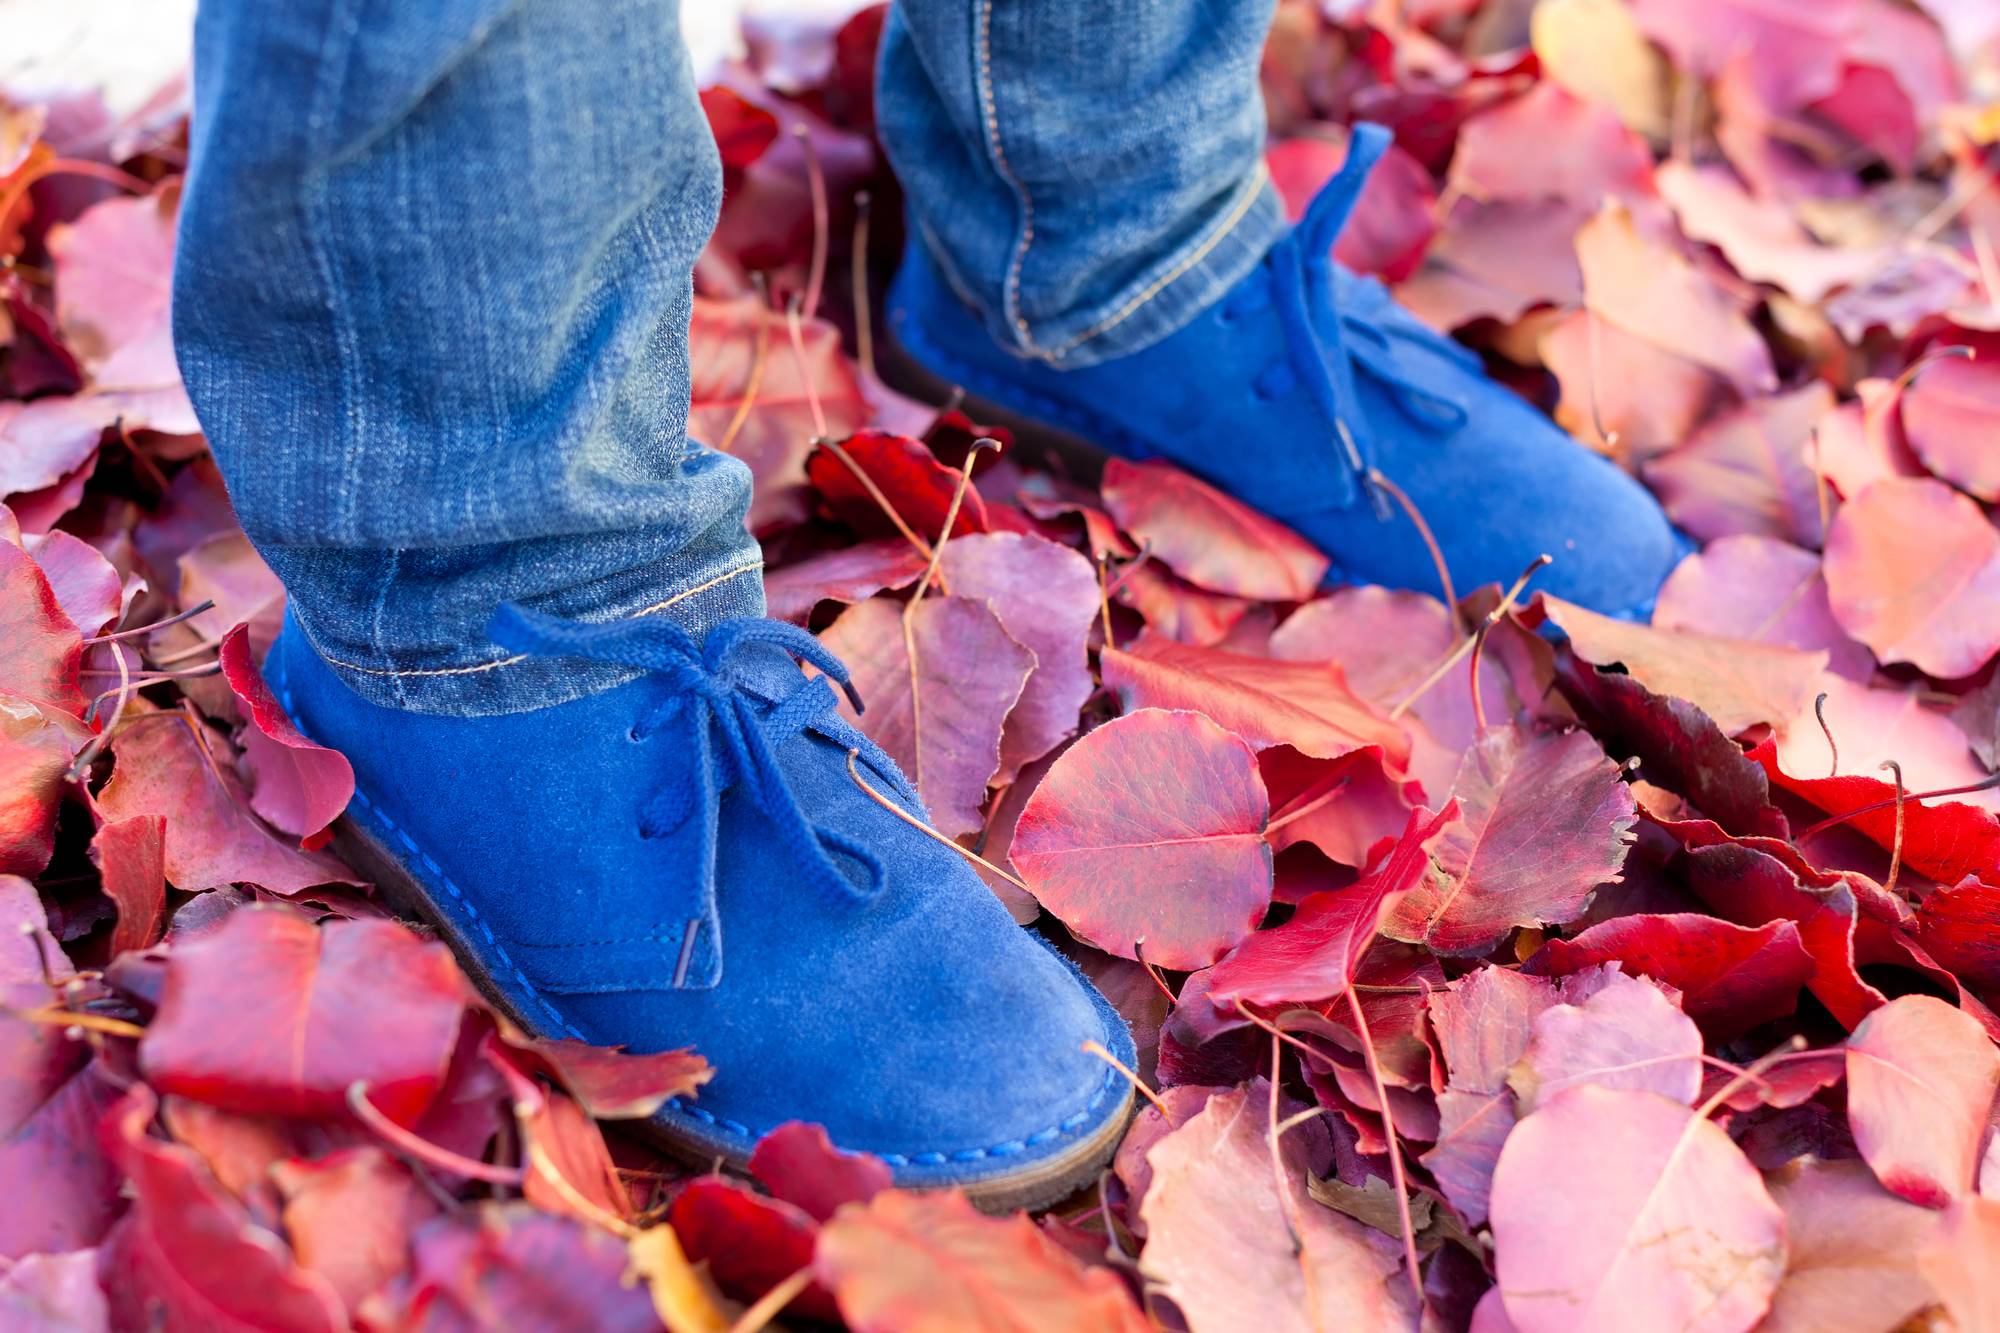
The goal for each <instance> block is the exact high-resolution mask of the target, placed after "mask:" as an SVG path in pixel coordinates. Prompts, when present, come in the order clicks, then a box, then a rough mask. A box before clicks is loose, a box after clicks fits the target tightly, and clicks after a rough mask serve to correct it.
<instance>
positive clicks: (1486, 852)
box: [1383, 727, 1635, 955]
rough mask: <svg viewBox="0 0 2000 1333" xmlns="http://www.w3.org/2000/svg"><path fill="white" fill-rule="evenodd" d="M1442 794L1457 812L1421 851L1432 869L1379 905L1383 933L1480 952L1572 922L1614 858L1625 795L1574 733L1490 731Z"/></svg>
mask: <svg viewBox="0 0 2000 1333" xmlns="http://www.w3.org/2000/svg"><path fill="white" fill-rule="evenodd" d="M1453 795H1454V796H1455V797H1456V799H1457V800H1458V802H1459V804H1460V806H1461V807H1462V808H1463V812H1464V813H1463V816H1462V817H1461V819H1460V820H1459V821H1458V822H1457V823H1455V824H1452V825H1451V826H1449V827H1447V828H1446V829H1445V830H1444V832H1443V834H1442V835H1441V836H1440V837H1439V838H1438V840H1437V841H1436V843H1435V844H1433V846H1432V849H1431V856H1432V859H1433V860H1434V861H1435V862H1436V864H1437V868H1438V875H1437V876H1436V877H1434V878H1433V879H1431V880H1429V881H1428V882H1425V883H1420V884H1419V885H1418V886H1417V887H1416V888H1414V889H1412V890H1411V891H1410V892H1409V893H1407V894H1405V895H1404V896H1403V897H1402V898H1401V899H1400V900H1399V901H1398V902H1397V903H1396V905H1395V906H1394V907H1393V908H1392V909H1391V910H1390V912H1389V917H1388V921H1387V922H1386V923H1385V925H1384V926H1383V931H1384V933H1386V934H1388V935H1389V936H1391V937H1392V938H1395V939H1402V940H1408V941H1410V942H1412V943H1417V944H1423V945H1425V946H1426V947H1428V948H1430V949H1432V950H1433V951H1435V952H1437V953H1441V954H1459V955H1464V954H1481V953H1485V952H1486V951H1487V950H1489V949H1491V948H1493V946H1494V945H1496V944H1498V943H1499V942H1500V941H1501V939H1503V938H1504V937H1505V936H1506V935H1507V933H1508V932H1509V931H1510V930H1512V929H1513V928H1514V927H1516V926H1536V925H1540V924H1543V923H1550V924H1556V925H1560V924H1563V923H1565V922H1569V921H1574V920H1575V919H1576V918H1577V917H1578V916H1580V915H1581V914H1582V912H1583V909H1584V907H1585V906H1586V905H1587V904H1588V903H1589V901H1590V894H1591V890H1593V889H1595V888H1596V887H1597V886H1598V885H1599V884H1602V883H1603V882H1604V881H1606V880H1608V879H1613V878H1616V877H1617V874H1618V870H1619V867H1620V866H1622V865H1624V863H1625V852H1626V848H1627V846H1628V844H1629V842H1630V837H1629V834H1630V830H1631V828H1632V823H1633V820H1634V818H1635V806H1634V804H1633V801H1632V792H1631V789H1630V788H1629V787H1627V786H1626V785H1625V783H1624V782H1623V781H1621V780H1620V770H1619V767H1618V765H1616V764H1614V763H1612V762H1611V761H1610V760H1609V759H1607V758H1605V755H1604V751H1603V750H1602V749H1601V748H1600V747H1599V746H1598V744H1597V742H1596V741H1594V740H1592V739H1591V737H1590V736H1589V735H1588V734H1587V733H1585V732H1581V731H1572V732H1567V733H1540V734H1536V733H1528V732H1523V731H1520V730H1518V729H1516V728H1512V727H1509V728H1505V729H1502V730H1496V731H1493V732H1491V733H1489V734H1488V735H1487V736H1486V738H1485V739H1484V740H1482V741H1480V742H1479V744H1478V745H1476V746H1474V747H1473V748H1472V750H1470V751H1469V752H1467V754H1466V756H1465V766H1464V767H1463V768H1461V769H1460V770H1459V777H1458V783H1457V785H1456V786H1455V787H1454V789H1453Z"/></svg>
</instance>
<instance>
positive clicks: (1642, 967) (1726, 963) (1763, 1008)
mask: <svg viewBox="0 0 2000 1333" xmlns="http://www.w3.org/2000/svg"><path fill="white" fill-rule="evenodd" d="M1609 962H1616V963H1620V964H1622V965H1623V966H1624V968H1625V970H1626V971H1628V972H1632V973H1636V974H1638V975H1640V976H1647V977H1652V978H1653V979H1654V980H1656V981H1663V982H1665V983H1667V984H1668V985H1670V986H1672V987H1674V988H1675V989H1676V990H1678V991H1680V993H1681V1007H1682V1008H1683V1009H1684V1010H1686V1011H1687V1015H1688V1017H1690V1018H1692V1019H1694V1020H1695V1022H1697V1023H1699V1024H1701V1025H1702V1028H1703V1030H1704V1031H1706V1032H1707V1033H1708V1034H1709V1035H1710V1036H1711V1037H1713V1038H1715V1039H1717V1040H1722V1039H1725V1038H1728V1037H1732V1036H1735V1035H1737V1034H1738V1033H1741V1032H1745V1031H1748V1030H1749V1029H1750V1028H1753V1027H1756V1026H1757V1025H1758V1024H1760V1023H1766V1022H1769V1021H1770V1020H1772V1019H1774V1018H1781V1017H1783V1016H1784V1015H1786V1014H1789V1013H1791V1012H1792V1010H1793V1008H1794V1007H1795V1006H1796V1004H1797V1001H1798V993H1799V988H1800V987H1801V986H1803V985H1804V984H1805V983H1806V980H1807V979H1808V978H1809V977H1810V976H1811V975H1812V971H1813V963H1812V956H1811V955H1810V954H1808V953H1807V952H1806V949H1805V945H1804V944H1803V943H1801V942H1800V939H1799V931H1798V927H1797V926H1796V925H1794V924H1793V923H1792V922H1790V921H1772V922H1768V923H1766V924H1765V925H1762V926H1758V927H1755V928H1749V927H1744V926H1737V925H1731V924H1730V923H1729V922H1727V921H1718V920H1717V919H1716V918H1714V917H1712V916H1701V915H1698V914H1696V913H1692V912H1677V913H1673V914H1670V915H1660V916H1627V917H1620V918H1618V919H1617V920H1615V921H1605V922H1601V923H1600V924H1598V925H1595V926H1592V927H1591V928H1590V929H1588V930H1586V931H1583V932H1582V933H1581V934H1579V935H1577V936H1576V937H1575V938H1574V939H1567V940H1563V939H1554V940H1550V941H1549V942H1548V943H1547V944H1545V945H1543V946H1542V949H1541V951H1540V952H1539V953H1537V954H1536V955H1535V956H1534V957H1533V958H1531V959H1529V960H1528V964H1527V970H1528V971H1530V972H1533V973H1537V974H1540V975H1543V976H1555V977H1566V976H1568V975H1569V974H1570V973H1572V972H1579V971H1581V970H1583V969H1584V968H1586V967H1593V966H1595V965H1597V964H1599V963H1609Z"/></svg>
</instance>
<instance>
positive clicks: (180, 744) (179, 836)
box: [97, 706, 355, 893]
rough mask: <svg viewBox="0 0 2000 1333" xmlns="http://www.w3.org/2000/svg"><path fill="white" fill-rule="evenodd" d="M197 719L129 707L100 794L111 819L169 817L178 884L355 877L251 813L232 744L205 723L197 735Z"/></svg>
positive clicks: (291, 888) (284, 889)
mask: <svg viewBox="0 0 2000 1333" xmlns="http://www.w3.org/2000/svg"><path fill="white" fill-rule="evenodd" d="M198 725H200V724H198V723H195V722H193V721H191V720H190V719H189V718H188V717H187V716H186V715H184V714H179V715H177V714H173V713H157V712H150V711H142V710H138V709H135V708H134V707H131V706H128V707H127V708H126V717H125V721H124V723H123V725H121V726H120V727H119V729H118V734H117V738H116V740H115V742H114V744H113V746H112V749H113V750H114V751H115V753H116V754H117V756H118V763H117V766H116V767H115V768H114V769H113V770H112V773H111V781H109V782H107V783H105V784H104V788H103V790H102V791H100V792H98V793H97V807H98V812H99V813H100V814H101V815H102V816H103V817H104V818H105V819H106V820H122V819H129V818H131V817H133V816H135V815H161V816H164V817H165V818H166V821H167V848H166V867H167V879H168V880H169V881H170V882H171V883H172V884H173V885H174V887H175V888H178V889H185V890H188V891H190V892H194V891H198V890H201V889H208V888H214V887H216V886H217V885H221V884H238V883H247V884H257V885H261V886H262V887H264V888H267V889H270V890H271V891H272V892H274V893H297V892H298V891H300V890H301V889H308V888H311V887H313V886H314V885H316V884H336V883H354V882H355V880H354V878H353V875H352V873H351V872H349V870H348V869H347V867H345V866H343V865H342V864H341V863H340V862H338V861H336V860H334V859H333V858H332V857H331V856H328V855H326V854H324V853H322V852H303V851H300V850H299V849H298V848H297V846H295V845H293V844H291V843H289V842H287V841H285V840H284V839H281V838H278V837H276V836H274V835H273V834H272V833H271V832H270V830H268V829H266V828H265V827H264V826H263V825H262V824H260V823H258V822H257V820H256V819H255V818H254V817H252V815H251V814H250V810H249V800H248V798H247V797H246V796H245V795H244V792H243V784H242V782H241V781H240V780H239V779H238V778H237V776H236V770H235V755H234V754H232V753H231V752H230V746H229V743H228V742H227V741H226V740H224V739H223V738H222V737H221V736H220V735H218V734H217V733H215V732H213V731H211V730H209V729H208V728H206V727H203V728H202V739H201V741H200V742H197V741H196V740H195V736H194V732H193V728H194V727H195V726H198ZM202 746H206V747H208V749H209V751H211V752H212V754H211V753H204V752H203V749H202V748H201V747H202Z"/></svg>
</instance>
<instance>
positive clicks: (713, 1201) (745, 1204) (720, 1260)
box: [667, 1176, 840, 1321]
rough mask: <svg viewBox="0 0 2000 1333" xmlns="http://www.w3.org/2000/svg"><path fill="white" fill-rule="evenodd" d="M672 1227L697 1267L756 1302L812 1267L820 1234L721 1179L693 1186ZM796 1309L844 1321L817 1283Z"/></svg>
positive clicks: (672, 1215)
mask: <svg viewBox="0 0 2000 1333" xmlns="http://www.w3.org/2000/svg"><path fill="white" fill-rule="evenodd" d="M667 1221H668V1223H669V1224H670V1225H671V1226H672V1227H673V1229H674V1235H675V1236H676V1237H678V1238H679V1240H680V1243H681V1249H682V1250H683V1251H685V1252H686V1254H687V1257H688V1259H689V1260H690V1261H692V1262H694V1263H698V1264H699V1263H705V1264H707V1265H708V1271H709V1274H710V1276H712V1277H713V1278H714V1279H715V1282H716V1285H717V1286H719V1287H721V1288H722V1289H723V1291H725V1292H727V1293H728V1294H729V1295H731V1296H734V1297H735V1298H736V1299H738V1300H742V1301H754V1300H756V1299H757V1298H758V1297H759V1296H762V1295H763V1294H764V1293H765V1292H767V1291H769V1290H770V1289H771V1288H773V1287H775V1286H777V1285H778V1284H779V1283H780V1282H783V1281H784V1280H785V1279H786V1278H788V1277H790V1276H792V1275H793V1274H794V1273H796V1272H798V1271H799V1270H800V1269H802V1268H804V1267H806V1266H807V1265H809V1264H811V1263H812V1259H813V1245H814V1242H815V1241H816V1240H817V1238H818V1233H819V1228H818V1226H817V1225H816V1224H815V1223H814V1221H813V1219H812V1218H811V1217H810V1216H808V1215H807V1214H806V1212H805V1211H804V1210H803V1209H801V1208H798V1207H796V1206H795V1205H793V1204H789V1203H786V1202H784V1201H782V1200H779V1199H772V1198H767V1197H765V1196H764V1195H761V1194H756V1193H753V1192H752V1191H750V1190H747V1189H745V1188H744V1187H743V1186H741V1185H738V1184H736V1183H735V1182H734V1181H730V1180H725V1179H724V1178H722V1177H721V1176H702V1177H700V1178H699V1179H696V1180H690V1181H689V1182H688V1183H687V1184H686V1185H685V1186H684V1187H683V1188H682V1189H681V1192H680V1193H679V1194H678V1195H676V1196H675V1198H674V1204H673V1207H672V1208H671V1209H670V1210H669V1211H668V1213H667ZM796 1308H797V1309H798V1311H799V1312H800V1313H801V1314H804V1315H807V1316H810V1317H812V1318H816V1319H825V1320H829V1321H832V1320H836V1319H838V1318H839V1317H840V1315H839V1311H838V1309H837V1308H836V1307H835V1306H834V1303H833V1297H832V1296H830V1295H828V1294H827V1292H826V1290H825V1289H824V1288H823V1287H821V1286H820V1285H819V1284H818V1283H814V1284H813V1285H811V1286H809V1287H807V1288H806V1290H805V1292H804V1293H803V1294H802V1295H801V1296H800V1297H799V1298H798V1301H797V1302H796Z"/></svg>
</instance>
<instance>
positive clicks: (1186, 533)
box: [1104, 458, 1327, 602]
mask: <svg viewBox="0 0 2000 1333" xmlns="http://www.w3.org/2000/svg"><path fill="white" fill-rule="evenodd" d="M1104 507H1105V508H1106V509H1108V510H1110V511H1111V516H1112V517H1113V518H1115V519H1117V520H1118V525H1119V526H1120V527H1122V528H1124V529H1125V530H1126V531H1127V532H1129V533H1131V534H1132V535H1133V536H1134V537H1136V538H1138V539H1139V540H1140V541H1141V542H1144V543H1146V544H1148V546H1149V547H1150V548H1151V550H1152V552H1153V554H1154V555H1155V556H1157V557H1158V558H1159V559H1160V560H1161V561H1163V562H1164V563H1165V564H1166V566H1167V567H1168V568H1169V569H1171V570H1173V571H1174V572H1175V573H1176V574H1179V575H1180V576H1181V577H1182V578H1185V579H1187V580H1188V581H1189V582H1190V583H1194V584H1196V585H1198V586H1200V587H1203V588H1207V589H1208V590H1209V591H1211V592H1220V593H1229V594H1231V595H1233V596H1237V597H1249V598H1253V599H1256V600H1259V601H1274V602H1303V601H1304V600H1306V599H1307V598H1308V597H1311V596H1312V595H1313V593H1314V592H1315V591H1317V590H1318V588H1319V581H1320V580H1321V579H1323V578H1325V577H1326V569H1327V561H1326V557H1325V556H1323V555H1321V554H1320V553H1319V550H1318V548H1316V547H1314V546H1313V545H1312V543H1310V542H1308V541H1307V540H1306V539H1305V538H1303V537H1301V536H1299V535H1298V534H1297V533H1295V532H1293V531H1292V530H1291V529H1290V528H1287V527H1283V526H1281V525H1280V524H1278V523H1275V522H1273V521H1272V520H1271V519H1268V518H1265V517H1264V516H1263V515H1262V514H1259V513H1258V512H1257V511H1256V510H1254V509H1251V508H1250V507H1248V506H1247V505H1244V504H1243V503H1241V502H1240V501H1237V500H1233V499H1231V498H1230V497H1229V496H1226V495H1224V494H1223V493H1222V492H1221V491H1218V490H1216V489H1215V488H1214V487H1212V486H1209V485H1208V484H1207V483H1205V482H1202V481H1200V480H1197V479H1196V478H1194V477H1191V476H1189V475H1188V474H1187V473H1185V472H1183V471H1181V470H1180V469H1179V468H1177V467H1174V466H1172V465H1171V464H1167V463H1128V462H1125V461H1124V460H1123V459H1116V458H1114V459H1112V460H1111V462H1110V463H1109V464H1107V465H1106V466H1105V469H1104Z"/></svg>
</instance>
